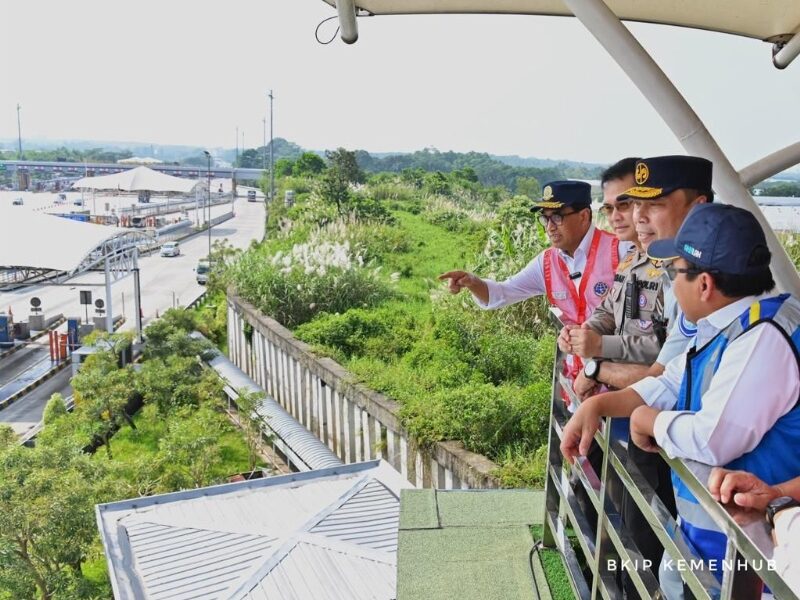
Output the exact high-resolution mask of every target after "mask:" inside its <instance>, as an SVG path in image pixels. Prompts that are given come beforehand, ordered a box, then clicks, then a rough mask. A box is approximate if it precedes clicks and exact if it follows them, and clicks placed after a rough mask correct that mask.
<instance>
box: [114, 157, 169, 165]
mask: <svg viewBox="0 0 800 600" xmlns="http://www.w3.org/2000/svg"><path fill="white" fill-rule="evenodd" d="M163 162H164V161H163V160H158V159H157V158H149V157H146V156H131V157H130V158H121V159H119V160H118V161H117V164H118V165H160V164H162V163H163Z"/></svg>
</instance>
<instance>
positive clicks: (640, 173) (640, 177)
mask: <svg viewBox="0 0 800 600" xmlns="http://www.w3.org/2000/svg"><path fill="white" fill-rule="evenodd" d="M634 177H635V178H636V183H637V185H642V184H643V183H644V182H645V181H647V178H648V177H650V169H648V168H647V165H646V164H644V163H643V162H639V163H636V173H635V175H634Z"/></svg>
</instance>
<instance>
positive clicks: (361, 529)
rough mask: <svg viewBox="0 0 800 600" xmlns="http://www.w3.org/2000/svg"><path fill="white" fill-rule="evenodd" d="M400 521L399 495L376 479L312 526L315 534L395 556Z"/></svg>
mask: <svg viewBox="0 0 800 600" xmlns="http://www.w3.org/2000/svg"><path fill="white" fill-rule="evenodd" d="M399 520H400V513H399V511H398V507H397V496H396V495H395V494H394V493H393V492H391V491H390V490H388V489H387V488H386V486H384V485H383V484H382V483H380V482H379V481H375V480H373V481H370V482H369V483H368V484H367V485H366V486H364V488H363V489H362V490H361V491H359V492H358V493H357V494H355V495H354V496H353V497H352V498H350V499H349V500H347V501H346V502H345V503H344V504H343V505H342V506H341V507H339V508H338V509H337V510H336V511H334V512H333V513H331V514H330V515H328V516H327V517H326V518H324V519H322V520H321V521H320V522H319V523H317V524H316V525H315V526H314V527H312V528H311V533H319V534H322V535H324V536H327V537H329V538H333V539H337V540H342V541H345V542H352V543H353V544H358V545H360V546H366V547H368V548H374V549H375V550H383V551H384V552H392V553H394V552H397V526H398V523H399Z"/></svg>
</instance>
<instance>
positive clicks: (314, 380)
mask: <svg viewBox="0 0 800 600" xmlns="http://www.w3.org/2000/svg"><path fill="white" fill-rule="evenodd" d="M227 302H228V355H229V356H230V360H231V361H232V362H233V363H234V364H235V365H236V366H237V367H239V368H240V369H241V370H242V371H244V372H245V373H246V374H247V375H248V376H249V377H250V378H251V379H252V380H253V381H255V382H256V383H257V384H258V385H259V386H260V387H261V388H262V389H264V390H265V391H266V393H267V395H268V396H269V397H270V398H272V399H274V400H276V401H277V402H278V403H279V404H280V405H281V406H283V408H284V409H286V411H287V412H289V414H291V415H292V416H293V417H294V418H295V419H296V420H297V421H298V422H300V423H301V424H302V425H304V426H305V427H306V428H307V429H308V430H309V431H311V432H312V433H314V434H315V435H316V436H317V437H318V438H319V439H320V440H322V441H323V442H324V443H325V444H327V445H328V447H329V448H330V449H331V450H332V451H333V452H334V453H335V454H336V455H337V456H338V457H339V458H340V459H341V460H342V461H343V462H344V463H352V462H360V461H364V460H373V459H375V458H383V459H384V460H386V461H387V462H389V463H390V464H391V465H392V466H393V467H394V468H395V469H396V470H397V471H398V472H399V473H401V474H402V475H403V477H405V478H406V479H408V481H409V482H411V483H412V484H414V485H416V486H417V487H435V488H439V489H458V488H463V489H469V488H495V487H500V483H499V481H498V480H497V478H496V477H494V475H493V474H492V472H493V471H494V470H495V469H496V468H497V465H496V464H495V463H493V462H492V461H491V460H489V459H488V458H486V457H485V456H482V455H480V454H475V453H474V452H470V451H468V450H465V449H464V447H463V445H462V444H461V443H460V442H453V441H451V442H438V443H436V444H433V446H431V447H428V448H423V447H421V446H420V445H419V444H418V443H417V442H416V440H414V439H413V437H411V436H410V435H409V434H408V432H407V431H406V430H405V428H404V427H403V424H402V423H401V421H400V418H399V416H398V415H399V409H400V406H399V405H398V403H397V402H395V401H394V400H392V399H391V398H388V397H387V396H384V395H383V394H381V393H379V392H376V391H374V390H371V389H369V388H367V387H366V386H364V385H362V384H360V383H358V382H357V381H356V378H355V377H354V376H353V375H352V374H351V373H349V372H348V371H347V370H346V369H345V368H344V367H342V366H341V365H340V364H338V363H336V362H335V361H333V360H331V359H330V358H320V357H318V356H316V355H315V354H314V353H313V352H312V350H311V348H310V347H309V346H308V345H307V344H305V343H303V342H301V341H300V340H298V339H296V338H295V337H294V335H292V333H291V332H290V331H289V330H288V329H286V328H285V327H283V326H282V325H281V324H280V323H278V322H277V321H275V320H274V319H271V318H269V317H267V316H265V315H262V314H261V313H260V312H259V311H258V310H257V309H256V308H255V307H254V306H253V305H251V304H250V303H248V302H247V301H245V300H244V299H242V298H240V297H239V296H237V295H236V294H235V293H233V292H232V291H229V292H228V298H227Z"/></svg>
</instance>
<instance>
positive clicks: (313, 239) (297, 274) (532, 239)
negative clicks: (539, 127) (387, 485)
mask: <svg viewBox="0 0 800 600" xmlns="http://www.w3.org/2000/svg"><path fill="white" fill-rule="evenodd" d="M327 158H328V166H327V167H326V168H325V169H324V170H321V171H320V170H319V169H318V168H315V169H316V170H312V169H308V168H305V167H304V168H301V169H298V168H297V163H294V164H290V163H288V162H286V164H285V165H283V169H284V173H285V175H284V176H283V177H279V179H278V181H277V183H278V192H279V195H278V198H282V197H283V194H284V192H285V191H286V190H288V189H291V190H293V191H294V198H295V203H294V204H293V205H291V206H287V205H286V204H285V203H283V202H274V203H272V204H271V205H270V210H269V219H268V224H267V229H268V235H267V240H266V241H265V242H264V243H262V244H259V245H257V246H253V247H251V248H250V249H249V250H248V251H247V252H245V253H244V254H243V255H242V256H241V257H240V258H239V259H238V260H236V261H235V262H234V263H233V265H232V267H231V268H230V269H227V270H226V271H225V274H224V277H223V279H224V281H225V283H226V284H230V285H232V286H234V287H235V289H236V290H237V292H238V293H239V294H241V295H242V296H243V297H244V298H246V299H247V300H248V301H250V302H252V303H253V304H255V305H256V306H257V307H258V308H259V309H260V310H261V311H262V312H264V313H265V314H268V315H270V316H272V317H273V318H276V319H277V320H278V321H279V322H281V323H283V324H284V325H286V326H288V327H290V328H292V329H294V331H295V334H296V335H297V337H298V338H300V339H302V340H304V341H306V342H308V343H310V344H312V345H313V346H314V347H315V348H316V349H317V350H318V351H319V352H320V353H322V354H326V355H329V356H332V357H334V358H335V359H336V360H338V361H339V362H341V363H342V364H344V365H345V366H346V367H347V368H348V369H349V370H350V371H351V372H352V373H354V374H355V375H356V376H357V377H359V378H360V379H362V380H363V381H364V382H365V383H366V384H367V385H368V386H370V387H371V388H373V389H376V390H379V391H382V392H384V393H386V394H387V395H389V396H391V397H392V398H394V399H395V400H397V401H398V402H399V403H400V404H401V407H402V408H401V418H402V419H403V420H404V423H405V425H406V427H407V428H408V429H409V431H410V432H411V433H413V435H414V436H415V438H416V439H417V440H418V441H419V442H420V443H421V444H423V445H429V444H432V443H434V442H436V441H439V440H460V441H462V442H463V443H464V444H465V446H466V447H467V448H468V449H470V450H472V451H475V452H479V453H483V454H486V455H487V456H489V457H490V458H492V459H493V460H495V461H496V462H498V464H499V465H500V467H499V469H498V472H497V475H498V476H499V477H500V478H501V480H502V481H503V482H504V483H505V484H507V485H509V486H524V485H528V486H540V485H542V483H543V473H544V460H543V456H544V454H543V452H542V450H541V449H542V448H543V446H544V444H545V443H546V422H547V418H548V414H549V405H548V401H549V396H550V378H551V373H552V360H553V348H554V340H553V336H552V333H551V331H550V327H549V326H548V324H547V313H546V305H545V303H544V301H543V300H533V301H528V302H524V303H521V304H519V305H516V306H514V307H510V308H507V309H505V310H502V311H483V310H481V309H480V308H478V307H477V305H476V304H475V303H474V302H473V301H472V300H471V298H470V297H468V296H467V295H463V296H459V297H454V296H451V295H449V294H447V293H446V292H445V291H444V287H443V285H442V284H441V283H440V282H439V281H438V280H437V276H438V275H439V274H441V273H443V272H445V271H447V270H450V269H453V268H464V267H467V268H469V269H471V270H476V271H477V272H480V273H481V274H482V275H485V276H489V277H494V278H497V279H502V278H504V277H506V276H508V275H510V274H512V273H514V272H516V271H517V270H519V269H520V268H522V267H523V266H524V265H525V264H527V262H528V261H529V260H531V259H532V258H533V257H534V256H535V255H536V254H537V253H538V252H539V251H540V250H541V249H542V248H543V247H544V242H545V240H544V238H543V235H542V232H540V231H539V230H538V228H537V226H536V224H535V222H534V221H533V219H532V218H531V217H532V216H531V213H530V210H529V206H530V197H528V196H527V195H516V196H515V195H512V194H511V193H510V192H509V191H508V190H506V189H505V188H500V187H488V186H484V185H481V184H480V183H479V182H478V176H477V174H476V172H475V170H474V169H472V168H471V167H469V166H464V167H461V168H458V169H455V170H452V171H451V172H449V173H446V172H433V173H424V172H420V171H419V170H415V169H410V170H405V171H403V172H401V173H398V174H391V173H380V174H376V175H371V176H365V175H364V173H363V172H361V170H360V168H359V164H358V162H357V161H355V160H354V155H353V153H348V152H347V151H346V150H342V149H339V150H337V151H336V152H335V153H329V155H328V157H327ZM315 164H316V163H315ZM318 166H319V165H317V167H318ZM264 183H265V184H266V182H264ZM520 187H521V188H522V189H523V190H524V191H525V192H526V193H530V194H532V195H535V194H536V193H538V190H539V187H540V186H539V182H538V181H537V180H536V179H535V178H533V177H528V178H526V179H524V180H522V181H520Z"/></svg>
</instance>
